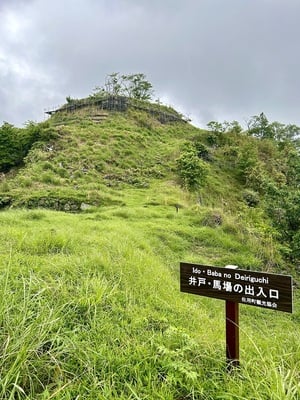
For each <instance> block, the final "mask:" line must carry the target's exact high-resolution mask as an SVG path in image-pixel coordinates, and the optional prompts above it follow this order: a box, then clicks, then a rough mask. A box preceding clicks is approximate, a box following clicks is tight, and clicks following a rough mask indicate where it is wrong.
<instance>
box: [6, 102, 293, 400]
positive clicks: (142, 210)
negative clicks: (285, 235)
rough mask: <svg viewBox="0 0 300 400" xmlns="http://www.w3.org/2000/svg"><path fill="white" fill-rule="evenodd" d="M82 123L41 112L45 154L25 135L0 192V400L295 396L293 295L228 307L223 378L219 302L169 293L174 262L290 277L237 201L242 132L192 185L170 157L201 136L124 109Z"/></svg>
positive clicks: (262, 217)
mask: <svg viewBox="0 0 300 400" xmlns="http://www.w3.org/2000/svg"><path fill="white" fill-rule="evenodd" d="M88 118H89V115H88V114H87V111H84V110H81V112H79V113H77V114H76V113H74V114H67V113H66V114H62V115H59V114H57V115H54V117H52V118H51V119H50V120H49V128H47V129H50V130H53V131H54V137H55V141H54V142H53V143H51V146H52V147H51V150H49V146H46V144H47V143H40V144H36V145H35V146H34V148H33V149H32V150H31V151H30V152H29V154H28V156H27V157H26V160H25V163H24V166H23V167H22V168H19V169H17V170H15V171H12V172H11V173H10V174H8V175H7V177H5V179H3V180H2V182H1V185H0V188H1V196H0V203H1V202H2V203H3V204H6V205H7V204H9V202H8V200H7V199H12V209H10V210H6V211H1V215H0V217H1V218H0V227H1V229H0V255H1V257H0V327H1V329H0V371H1V381H0V399H11V400H12V399H20V400H21V399H28V400H29V399H32V400H41V399H44V400H46V399H47V400H48V399H68V400H79V399H91V400H94V399H103V400H104V399H105V400H107V399H121V400H122V399H124V400H125V399H126V400H127V399H143V400H146V399H149V400H154V399H155V400H156V399H163V400H168V399H170V400H171V399H172V400H173V399H174V400H215V399H236V400H238V399H247V400H249V399H251V400H254V399H255V400H283V399H288V400H289V399H291V400H292V399H293V400H294V399H300V387H299V381H300V376H299V371H300V361H299V360H300V345H299V338H300V313H299V303H300V301H299V292H298V290H297V289H296V290H295V312H294V314H292V315H289V314H285V313H281V312H274V311H268V310H262V309H259V308H256V307H247V306H244V305H241V307H240V335H241V338H240V347H241V368H240V369H239V370H237V371H235V373H232V374H228V373H227V372H226V363H225V326H224V325H225V321H224V318H225V316H224V302H223V301H221V300H214V299H210V298H204V297H199V296H193V295H190V294H185V293H180V290H179V263H180V261H186V262H195V263H199V264H201V263H203V264H206V265H215V266H225V265H227V264H236V265H238V266H239V267H240V268H243V269H252V270H263V271H268V272H283V271H284V272H289V273H290V271H292V273H293V274H294V277H295V279H296V280H297V279H298V275H297V274H296V272H295V271H296V268H297V266H294V265H291V264H287V263H286V261H285V260H284V258H283V253H282V252H281V247H280V245H279V243H278V241H277V236H278V232H276V230H275V228H274V227H272V225H271V223H270V220H269V219H268V218H267V217H266V213H265V212H264V210H263V207H262V206H261V203H262V202H260V203H259V205H258V206H257V207H253V208H251V207H248V206H247V205H246V204H245V201H244V200H243V190H244V189H245V186H244V185H243V184H242V183H241V181H240V177H239V176H238V172H237V170H236V164H235V163H236V162H237V161H236V154H237V153H236V151H235V152H233V150H237V149H238V146H239V145H240V144H241V145H243V146H244V145H245V146H246V145H247V143H248V140H250V139H249V138H247V136H245V135H241V137H236V138H235V137H234V136H233V137H229V139H228V140H229V141H230V140H231V141H232V143H231V144H232V145H234V146H235V147H234V148H233V149H231V146H230V145H229V144H228V145H224V146H223V147H222V146H216V147H214V148H213V147H211V148H210V149H209V152H210V153H211V156H212V159H211V161H209V174H208V178H207V182H206V184H205V185H204V186H203V187H202V188H201V189H200V190H199V191H198V192H195V193H190V192H188V191H186V190H183V189H182V187H181V186H180V181H179V177H178V174H177V172H176V159H177V158H178V157H179V155H180V151H181V148H182V146H183V145H184V143H186V141H187V140H195V139H197V141H199V142H201V143H202V142H203V144H205V143H206V136H207V133H206V132H204V131H202V130H199V129H196V128H194V127H192V126H191V125H189V124H184V123H181V124H167V125H162V124H160V123H159V121H158V120H157V119H156V118H154V117H150V116H149V115H148V114H146V113H144V112H138V111H133V110H129V111H128V112H127V113H123V114H122V113H110V114H109V116H108V118H107V119H106V120H105V121H103V122H101V123H100V124H95V123H93V122H92V121H91V120H89V119H88ZM252 139H253V138H252ZM252 139H251V140H252ZM228 143H229V142H228ZM206 144H207V143H206ZM267 150H268V149H265V153H266V155H269V153H268V151H267ZM82 204H83V205H84V207H83V208H84V209H86V210H85V211H82V209H81V205H82ZM73 206H74V207H75V208H73ZM17 207H19V208H20V207H28V208H31V209H30V210H29V209H18V208H17ZM39 207H45V208H48V210H46V209H43V208H39ZM76 207H77V208H76ZM49 208H50V209H51V208H52V209H53V208H56V209H61V210H65V211H68V212H69V213H63V212H57V211H50V210H49ZM75 212H79V213H75Z"/></svg>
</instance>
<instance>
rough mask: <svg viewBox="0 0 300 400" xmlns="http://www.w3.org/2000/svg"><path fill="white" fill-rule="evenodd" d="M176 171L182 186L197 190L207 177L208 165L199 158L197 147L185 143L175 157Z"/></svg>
mask: <svg viewBox="0 0 300 400" xmlns="http://www.w3.org/2000/svg"><path fill="white" fill-rule="evenodd" d="M177 172H178V174H179V176H180V178H181V180H182V183H183V186H185V187H186V188H187V189H189V190H197V189H199V188H200V187H201V186H203V184H204V182H205V180H206V178H207V174H208V165H207V164H206V163H205V162H204V161H202V160H200V159H199V157H198V154H197V149H196V148H195V147H194V146H193V145H191V144H190V143H187V144H186V145H185V147H184V149H183V150H182V152H181V154H180V157H179V158H178V159H177Z"/></svg>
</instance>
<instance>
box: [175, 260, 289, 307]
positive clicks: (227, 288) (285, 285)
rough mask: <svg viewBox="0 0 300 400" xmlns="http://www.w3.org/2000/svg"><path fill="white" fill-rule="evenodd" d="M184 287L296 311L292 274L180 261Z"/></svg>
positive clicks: (229, 298) (250, 302)
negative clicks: (294, 307) (294, 308)
mask: <svg viewBox="0 0 300 400" xmlns="http://www.w3.org/2000/svg"><path fill="white" fill-rule="evenodd" d="M180 290H181V292H186V293H193V294H197V295H200V296H207V297H213V298H216V299H222V300H228V301H231V302H235V303H242V304H247V305H250V306H257V307H263V308H268V309H270V310H278V311H285V312H289V313H292V312H293V289H292V277H291V276H289V275H279V274H278V275H277V274H269V273H265V272H253V271H248V270H242V269H229V268H221V267H210V266H207V265H198V264H189V263H180Z"/></svg>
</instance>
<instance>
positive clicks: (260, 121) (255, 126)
mask: <svg viewBox="0 0 300 400" xmlns="http://www.w3.org/2000/svg"><path fill="white" fill-rule="evenodd" d="M247 125H248V134H249V135H251V136H255V137H257V138H261V139H267V138H268V139H273V138H274V132H273V129H272V126H271V125H270V124H269V121H268V118H267V117H266V116H265V114H264V113H263V112H262V113H260V114H259V115H254V116H253V117H251V118H250V120H249V121H248V122H247Z"/></svg>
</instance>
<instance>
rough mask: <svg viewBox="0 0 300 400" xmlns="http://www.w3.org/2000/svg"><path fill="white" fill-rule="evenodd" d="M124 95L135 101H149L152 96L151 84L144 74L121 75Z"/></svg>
mask: <svg viewBox="0 0 300 400" xmlns="http://www.w3.org/2000/svg"><path fill="white" fill-rule="evenodd" d="M122 79H123V85H124V93H126V94H127V95H128V97H132V98H134V99H137V100H150V99H151V97H152V95H153V90H152V84H151V83H150V82H149V81H147V80H146V76H145V75H144V74H131V75H122Z"/></svg>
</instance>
